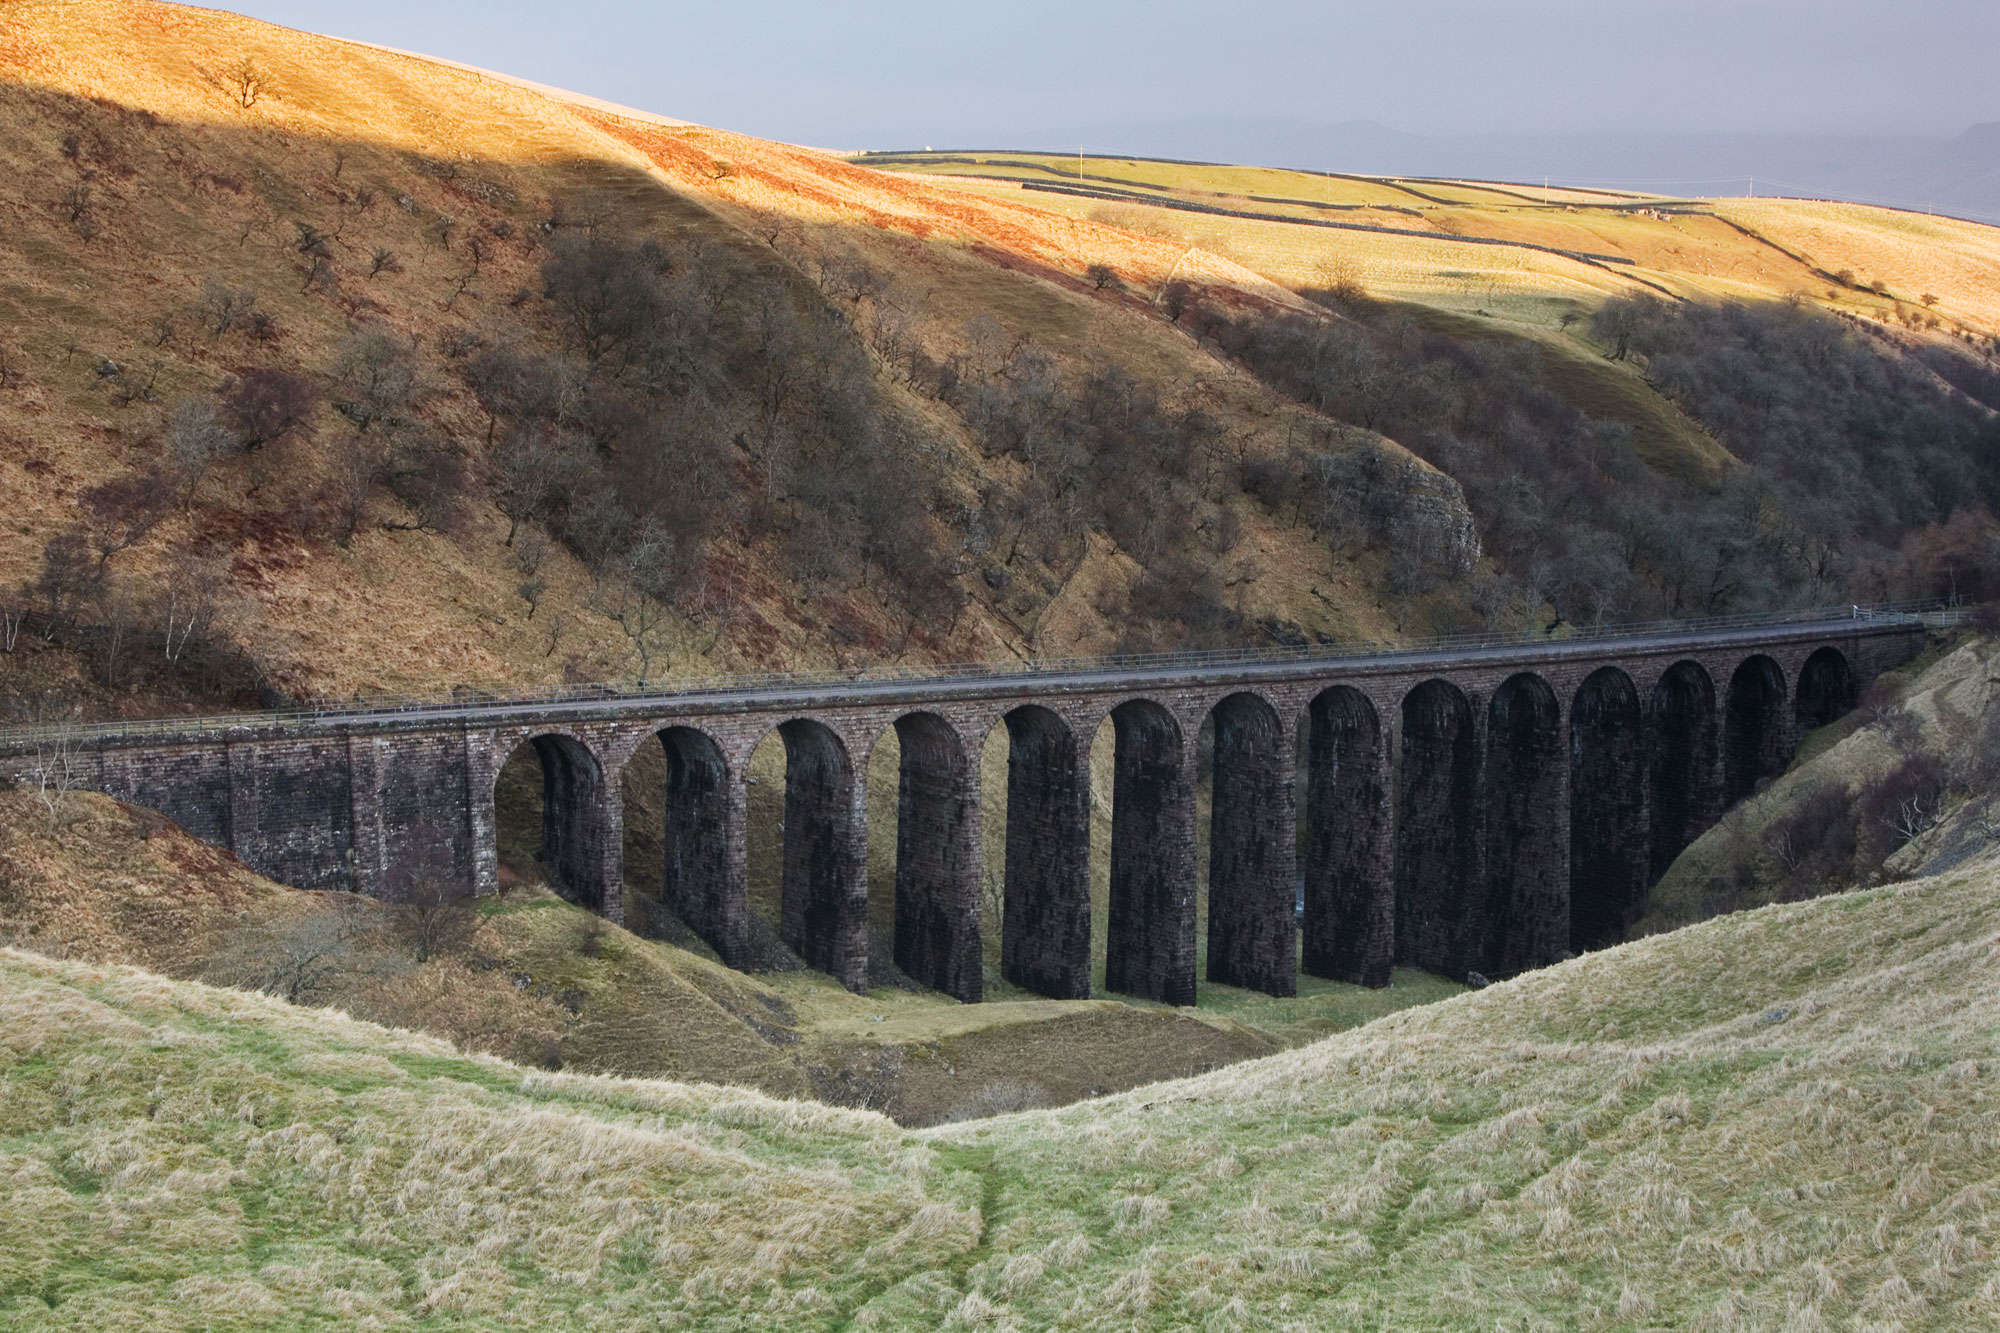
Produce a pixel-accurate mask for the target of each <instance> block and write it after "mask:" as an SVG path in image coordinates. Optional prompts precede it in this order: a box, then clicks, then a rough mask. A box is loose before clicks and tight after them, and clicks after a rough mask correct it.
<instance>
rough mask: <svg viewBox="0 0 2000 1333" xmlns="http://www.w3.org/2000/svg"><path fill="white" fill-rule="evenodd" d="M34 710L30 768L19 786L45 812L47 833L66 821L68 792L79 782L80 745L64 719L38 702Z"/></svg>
mask: <svg viewBox="0 0 2000 1333" xmlns="http://www.w3.org/2000/svg"><path fill="white" fill-rule="evenodd" d="M34 713H35V723H36V734H35V751H34V767H33V768H31V769H29V770H28V777H27V781H26V782H25V783H24V784H23V785H24V786H26V787H27V788H28V789H29V791H31V792H32V793H33V794H34V797H35V799H36V800H37V801H39V802H40V803H41V806H42V809H43V810H44V811H45V812H46V813H47V815H48V821H49V832H50V833H55V832H56V831H58V830H59V829H61V828H62V827H64V826H65V825H66V824H67V823H68V822H69V808H70V793H71V792H73V791H75V790H77V789H78V788H79V787H81V786H82V785H83V778H84V760H83V752H82V746H81V743H80V741H79V738H78V737H77V734H76V731H75V728H74V727H73V726H72V725H71V723H70V722H69V720H68V719H66V718H55V717H51V716H49V710H48V709H47V708H46V707H45V706H42V705H37V706H36V708H35V709H34Z"/></svg>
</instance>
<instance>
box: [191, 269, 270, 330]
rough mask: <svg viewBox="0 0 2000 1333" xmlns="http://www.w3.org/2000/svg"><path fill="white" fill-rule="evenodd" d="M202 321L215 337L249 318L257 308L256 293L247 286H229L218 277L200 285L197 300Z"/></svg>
mask: <svg viewBox="0 0 2000 1333" xmlns="http://www.w3.org/2000/svg"><path fill="white" fill-rule="evenodd" d="M198 306H199V309H200V311H201V318H202V323H203V324H204V325H205V326H206V327H207V329H208V331H209V333H210V334H211V335H212V336H214V337H217V338H220V337H221V336H222V335H223V334H225V333H227V332H229V331H230V330H231V329H233V328H235V327H236V326H237V325H238V324H241V323H243V322H245V321H246V320H248V319H249V317H250V315H251V313H252V312H253V311H255V310H256V309H257V293H256V291H255V290H254V289H252V288H249V287H231V286H230V285H229V284H228V283H226V282H223V281H222V280H221V279H219V278H209V279H208V280H207V281H205V282H203V283H202V285H201V299H200V301H199V302H198Z"/></svg>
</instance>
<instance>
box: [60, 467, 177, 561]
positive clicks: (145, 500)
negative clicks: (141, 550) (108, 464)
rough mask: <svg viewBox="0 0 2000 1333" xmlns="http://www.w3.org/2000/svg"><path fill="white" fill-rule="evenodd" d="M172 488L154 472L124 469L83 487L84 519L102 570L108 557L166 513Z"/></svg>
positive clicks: (146, 533) (147, 532)
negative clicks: (118, 474) (93, 484)
mask: <svg viewBox="0 0 2000 1333" xmlns="http://www.w3.org/2000/svg"><path fill="white" fill-rule="evenodd" d="M173 490H174V488H173V487H172V485H170V484H169V483H168V481H167V479H166V478H165V477H163V476H161V475H160V474H159V473H157V472H128V473H126V474H125V475H123V476H120V477H113V478H112V479H111V480H109V481H105V482H100V483H98V484H97V485H95V486H92V487H89V488H88V489H86V490H85V491H84V492H83V494H82V495H81V496H80V497H79V498H80V499H81V500H82V501H83V512H84V522H85V526H86V530H87V531H88V533H89V534H90V546H91V549H92V550H93V551H95V552H96V553H97V565H98V569H99V570H100V571H102V570H103V569H104V567H105V566H106V565H108V564H110V562H111V557H112V556H114V555H117V554H118V553H120V552H121V551H129V550H131V549H132V548H133V547H134V546H137V545H139V543H141V542H143V541H145V540H146V538H147V537H149V536H151V535H152V532H153V529H154V528H156V527H158V526H159V524H160V520H162V519H163V518H165V517H166V515H167V507H168V506H169V505H170V504H171V503H172V498H173Z"/></svg>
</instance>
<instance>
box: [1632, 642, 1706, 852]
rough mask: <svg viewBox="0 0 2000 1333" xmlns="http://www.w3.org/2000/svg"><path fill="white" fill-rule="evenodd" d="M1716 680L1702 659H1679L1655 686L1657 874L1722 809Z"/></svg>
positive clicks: (1653, 808) (1654, 837)
mask: <svg viewBox="0 0 2000 1333" xmlns="http://www.w3.org/2000/svg"><path fill="white" fill-rule="evenodd" d="M1718 730H1719V729H1718V728H1717V726H1716V716H1715V683H1714V682H1713V681H1712V680H1710V679H1709V675H1708V672H1707V671H1705V670H1703V669H1702V666H1701V664H1700V663H1699V662H1687V661H1682V662H1676V663H1674V664H1673V665H1672V666H1670V667H1668V668H1667V669H1666V671H1665V672H1664V673H1662V675H1661V676H1660V681H1659V684H1657V685H1655V686H1654V687H1653V706H1652V746H1651V750H1652V791H1651V799H1650V807H1651V812H1652V828H1651V835H1652V837H1651V842H1652V864H1651V866H1650V867H1649V870H1650V872H1651V876H1652V878H1653V879H1655V880H1657V879H1659V877H1660V876H1661V875H1664V874H1666V873H1667V867H1668V866H1670V865H1672V864H1673V863H1674V858H1675V857H1677V856H1679V855H1680V854H1681V853H1682V852H1683V851H1684V850H1686V848H1687V845H1688V844H1689V843H1691V842H1693V841H1694V840H1695V839H1696V838H1698V837H1700V836H1701V835H1702V834H1703V833H1705V832H1707V831H1708V828H1709V826H1710V825H1712V824H1714V823H1715V821H1716V819H1717V818H1719V817H1720V816H1721V814H1722V774H1721V771H1720V768H1719V764H1718V761H1719V759H1720V758H1721V756H1720V754H1719V753H1718V750H1719V748H1720V737H1719V735H1718Z"/></svg>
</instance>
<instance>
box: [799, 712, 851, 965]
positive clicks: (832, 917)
mask: <svg viewBox="0 0 2000 1333" xmlns="http://www.w3.org/2000/svg"><path fill="white" fill-rule="evenodd" d="M778 735H779V738H780V739H781V740H783V742H784V745H785V831H784V849H783V853H782V855H783V861H782V869H781V871H780V879H779V888H778V937H779V938H780V939H781V940H783V941H784V943H785V946H786V947H787V948H789V949H790V950H792V952H794V953H796V954H797V955H798V956H799V957H800V958H801V959H803V960H804V961H805V964H806V966H808V967H811V968H816V969H817V970H819V971H821V972H825V973H828V974H829V975H831V976H832V977H833V978H834V979H835V980H836V981H838V982H839V983H840V984H841V985H843V986H845V987H846V988H847V989H848V990H851V991H853V992H854V993H855V994H857V995H865V994H866V993H867V991H868V879H867V875H866V873H865V868H864V866H863V864H862V847H861V839H860V836H859V834H860V832H861V830H860V826H859V822H858V819H857V813H856V808H855V781H854V765H853V764H852V762H851V761H850V760H849V758H848V754H847V747H846V746H845V745H843V744H842V743H841V740H840V737H839V736H837V735H835V734H834V732H833V730H832V729H831V728H830V727H828V726H827V725H826V724H825V723H822V722H816V721H814V720H812V719H811V718H793V719H791V720H790V721H788V722H783V723H780V724H779V726H778Z"/></svg>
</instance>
